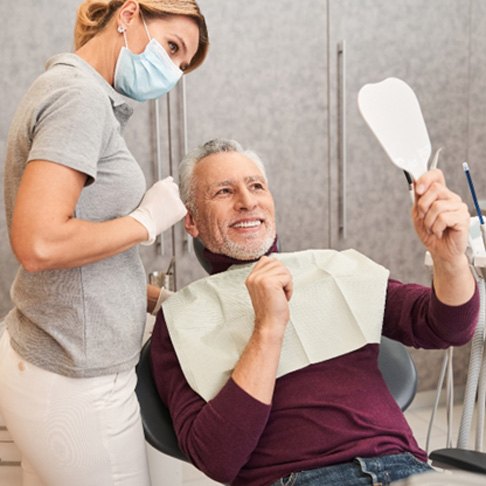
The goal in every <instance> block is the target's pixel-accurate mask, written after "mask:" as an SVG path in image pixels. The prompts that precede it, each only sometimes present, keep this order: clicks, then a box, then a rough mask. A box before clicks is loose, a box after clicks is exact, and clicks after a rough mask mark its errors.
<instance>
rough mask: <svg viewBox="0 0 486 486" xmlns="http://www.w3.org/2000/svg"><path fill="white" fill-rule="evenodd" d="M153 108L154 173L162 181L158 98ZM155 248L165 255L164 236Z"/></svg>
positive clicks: (160, 236)
mask: <svg viewBox="0 0 486 486" xmlns="http://www.w3.org/2000/svg"><path fill="white" fill-rule="evenodd" d="M153 108H154V124H155V158H154V161H155V164H154V165H155V167H154V173H155V177H156V178H157V180H158V181H160V179H162V155H161V154H162V152H161V149H160V103H159V99H158V98H157V99H155V100H154V102H153ZM155 247H156V248H157V249H158V250H159V251H160V255H161V256H164V255H165V245H164V236H163V235H162V234H160V235H159V236H157V240H156V243H155Z"/></svg>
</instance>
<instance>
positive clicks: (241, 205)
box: [236, 188, 257, 211]
mask: <svg viewBox="0 0 486 486" xmlns="http://www.w3.org/2000/svg"><path fill="white" fill-rule="evenodd" d="M256 205H257V200H256V197H255V195H254V194H252V192H251V191H249V190H248V189H246V188H245V189H243V190H241V191H239V193H238V197H237V200H236V207H237V209H238V210H239V211H241V210H248V209H253V208H254V207H255V206H256Z"/></svg>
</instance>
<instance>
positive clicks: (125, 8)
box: [118, 0, 140, 28]
mask: <svg viewBox="0 0 486 486" xmlns="http://www.w3.org/2000/svg"><path fill="white" fill-rule="evenodd" d="M139 12H140V7H139V5H138V2H135V1H134V0H127V1H126V2H125V3H124V4H123V5H122V6H121V7H120V10H119V11H118V25H122V26H124V27H125V28H126V27H128V26H129V25H130V24H131V23H132V22H133V20H136V19H138V16H139Z"/></svg>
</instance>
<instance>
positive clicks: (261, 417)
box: [151, 252, 479, 486]
mask: <svg viewBox="0 0 486 486" xmlns="http://www.w3.org/2000/svg"><path fill="white" fill-rule="evenodd" d="M206 256H208V258H209V259H210V262H211V264H212V267H213V268H212V273H217V272H219V271H223V270H225V269H227V268H228V267H229V266H230V265H231V264H233V263H235V261H234V260H231V259H229V258H227V257H222V256H221V255H213V254H209V252H207V255H206ZM478 310H479V294H478V291H477V290H476V293H475V295H474V297H473V298H472V299H471V300H470V301H469V302H468V303H466V304H464V305H461V306H458V307H450V306H447V305H444V304H442V303H441V302H439V300H438V299H437V298H436V296H435V294H434V292H433V290H431V289H430V288H427V287H423V286H419V285H415V284H402V283H400V282H398V281H396V280H389V282H388V289H387V297H386V307H385V315H384V321H383V335H385V336H388V337H390V338H392V339H396V340H397V341H400V342H402V343H404V344H405V345H408V346H413V347H417V348H418V347H421V348H428V349H432V348H446V347H448V346H450V345H453V346H459V345H463V344H465V343H467V342H468V341H469V340H470V339H471V337H472V335H473V333H474V328H475V325H476V322H477V315H478ZM151 356H152V366H153V371H154V377H155V381H156V384H157V388H158V391H159V394H160V396H161V398H162V400H163V401H164V403H165V404H166V405H167V407H168V408H169V411H170V414H171V416H172V420H173V424H174V428H175V432H176V435H177V437H178V440H179V445H180V448H181V450H182V451H183V452H184V453H185V454H186V455H187V457H188V458H189V459H190V460H191V462H192V463H193V464H194V465H195V466H196V467H197V468H198V469H200V470H201V471H203V472H204V473H205V474H206V475H207V476H209V477H210V478H212V479H214V480H215V481H218V482H221V483H231V484H232V485H235V486H238V485H245V486H254V485H255V486H256V485H262V486H264V485H269V484H272V483H273V482H274V481H276V480H277V479H278V478H280V477H282V476H286V475H288V474H290V473H291V472H295V471H302V470H307V469H314V468H318V467H323V466H328V465H333V464H339V463H343V462H349V461H351V460H352V459H353V458H355V457H357V456H361V457H370V456H380V455H385V454H396V453H401V452H410V453H412V454H413V455H414V456H416V457H417V458H418V459H420V460H426V453H425V452H424V451H423V450H422V449H421V448H420V447H419V446H418V445H417V442H416V441H415V439H414V437H413V435H412V431H411V430H410V427H409V426H408V424H407V422H406V420H405V418H404V416H403V414H402V412H401V410H400V408H399V407H398V405H397V404H396V402H395V400H394V399H393V397H392V396H391V394H390V392H389V391H388V388H387V386H386V384H385V382H384V380H383V377H382V375H381V373H380V371H379V368H378V345H377V344H369V345H366V346H364V347H363V348H361V349H358V350H357V351H353V352H351V353H348V354H345V355H343V356H339V357H337V358H333V359H330V360H328V361H324V362H322V363H317V364H312V365H309V366H307V367H305V368H303V369H300V370H298V371H295V372H293V373H290V374H287V375H285V376H282V377H281V378H278V379H277V381H276V386H275V392H274V396H273V401H272V404H271V405H265V404H263V403H261V402H259V401H258V400H256V399H254V398H253V397H251V396H250V395H248V394H247V393H246V392H245V391H243V390H242V389H241V388H240V387H239V386H238V385H237V384H236V383H235V382H234V381H233V380H232V379H229V380H228V382H227V383H226V385H225V386H224V387H223V389H222V390H221V391H220V392H219V393H218V395H217V396H216V397H215V398H214V399H212V400H211V401H209V402H205V401H204V400H203V399H202V398H201V397H200V396H199V395H198V394H197V393H195V392H194V391H193V390H192V389H191V388H190V387H189V385H188V384H187V381H186V379H185V378H184V375H183V373H182V370H181V368H180V365H179V362H178V359H177V356H176V353H175V351H174V348H173V346H172V343H171V340H170V337H169V333H168V330H167V327H166V324H165V319H164V316H163V313H162V311H161V312H159V314H158V316H157V320H156V323H155V328H154V332H153V335H152V344H151Z"/></svg>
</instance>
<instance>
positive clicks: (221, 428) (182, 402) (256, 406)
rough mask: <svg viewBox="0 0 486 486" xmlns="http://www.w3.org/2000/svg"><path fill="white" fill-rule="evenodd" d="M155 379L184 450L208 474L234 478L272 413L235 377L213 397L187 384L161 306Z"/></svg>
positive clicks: (155, 337) (154, 346) (154, 342)
mask: <svg viewBox="0 0 486 486" xmlns="http://www.w3.org/2000/svg"><path fill="white" fill-rule="evenodd" d="M151 358H152V369H153V374H154V379H155V382H156V386H157V389H158V392H159V394H160V396H161V399H162V401H163V402H164V403H165V404H166V405H167V407H168V409H169V412H170V415H171V417H172V421H173V425H174V430H175V433H176V436H177V438H178V441H179V446H180V448H181V450H182V451H183V452H184V453H185V454H186V455H187V456H188V458H189V459H190V460H191V462H192V463H193V464H194V465H195V466H196V467H197V468H198V469H200V470H201V471H203V472H204V473H205V474H206V475H207V476H209V477H210V478H212V479H214V480H215V481H218V482H221V483H229V482H231V481H232V480H233V479H234V478H235V477H236V476H237V474H238V472H239V471H240V469H241V468H242V467H243V466H244V465H245V464H246V462H248V459H249V457H250V455H251V453H252V452H253V450H254V449H255V448H256V446H257V444H258V441H259V439H260V436H261V434H262V433H263V430H264V429H265V426H266V424H267V421H268V417H269V414H270V409H271V406H270V405H265V404H263V403H261V402H259V401H258V400H256V399H254V398H253V397H251V396H250V395H248V394H247V393H246V392H245V391H244V390H242V389H241V388H240V387H239V386H238V385H237V384H236V383H235V382H234V381H233V380H232V379H229V380H228V382H227V383H226V385H225V386H224V387H223V388H222V390H221V391H220V392H219V393H218V395H216V397H214V398H213V399H212V400H210V401H209V402H206V401H204V400H203V399H202V398H201V397H200V395H198V394H197V393H196V392H194V391H193V390H192V389H191V388H190V387H189V385H188V383H187V381H186V379H185V377H184V374H183V372H182V370H181V367H180V365H179V362H178V359H177V355H176V353H175V350H174V347H173V345H172V343H171V341H170V337H169V333H168V331H167V326H166V324H165V319H164V316H163V313H162V311H160V312H159V314H158V315H157V320H156V323H155V327H154V332H153V334H152V342H151Z"/></svg>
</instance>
